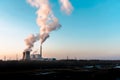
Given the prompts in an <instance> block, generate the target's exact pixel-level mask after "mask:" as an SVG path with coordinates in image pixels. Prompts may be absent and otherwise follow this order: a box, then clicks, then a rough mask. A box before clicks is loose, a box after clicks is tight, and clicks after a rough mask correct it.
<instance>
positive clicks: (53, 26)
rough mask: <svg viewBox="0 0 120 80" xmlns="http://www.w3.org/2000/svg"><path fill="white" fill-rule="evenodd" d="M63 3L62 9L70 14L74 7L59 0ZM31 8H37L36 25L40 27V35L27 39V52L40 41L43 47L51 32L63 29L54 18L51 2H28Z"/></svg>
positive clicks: (35, 0) (65, 1)
mask: <svg viewBox="0 0 120 80" xmlns="http://www.w3.org/2000/svg"><path fill="white" fill-rule="evenodd" d="M59 1H60V3H61V9H62V10H63V11H65V13H66V14H70V13H71V12H72V10H73V7H72V5H71V3H70V2H69V0H59ZM27 2H28V3H29V4H31V6H33V7H35V8H37V11H36V14H37V19H36V23H37V25H38V26H39V27H40V34H37V35H34V34H31V35H29V36H28V37H27V38H26V39H25V43H26V45H27V48H26V49H25V51H26V50H27V51H32V47H33V46H34V43H35V42H36V41H38V40H40V43H41V45H42V44H43V42H44V41H45V40H46V39H47V38H48V37H49V36H50V35H49V34H50V32H51V31H54V30H57V29H59V28H60V27H61V25H60V24H59V21H58V19H57V18H56V17H55V16H54V14H53V12H52V9H51V6H50V3H49V0H27Z"/></svg>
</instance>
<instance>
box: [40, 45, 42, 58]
mask: <svg viewBox="0 0 120 80" xmlns="http://www.w3.org/2000/svg"><path fill="white" fill-rule="evenodd" d="M40 57H41V58H42V45H40Z"/></svg>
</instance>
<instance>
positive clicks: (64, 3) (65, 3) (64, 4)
mask: <svg viewBox="0 0 120 80" xmlns="http://www.w3.org/2000/svg"><path fill="white" fill-rule="evenodd" d="M60 3H61V10H63V11H64V12H65V13H66V14H70V13H71V12H72V10H73V7H72V5H71V3H70V1H69V0H60Z"/></svg>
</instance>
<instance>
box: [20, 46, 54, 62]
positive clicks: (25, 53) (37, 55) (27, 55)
mask: <svg viewBox="0 0 120 80" xmlns="http://www.w3.org/2000/svg"><path fill="white" fill-rule="evenodd" d="M39 52H40V53H35V54H34V53H33V54H31V51H29V50H26V51H23V57H22V60H25V61H28V60H40V61H53V60H56V58H43V57H42V45H41V46H40V51H39Z"/></svg>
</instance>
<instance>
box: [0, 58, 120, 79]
mask: <svg viewBox="0 0 120 80" xmlns="http://www.w3.org/2000/svg"><path fill="white" fill-rule="evenodd" d="M119 65H120V61H117V60H116V61H111V60H109V61H108V60H59V61H1V62H0V80H6V79H7V80H120V68H119V67H116V66H119Z"/></svg>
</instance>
